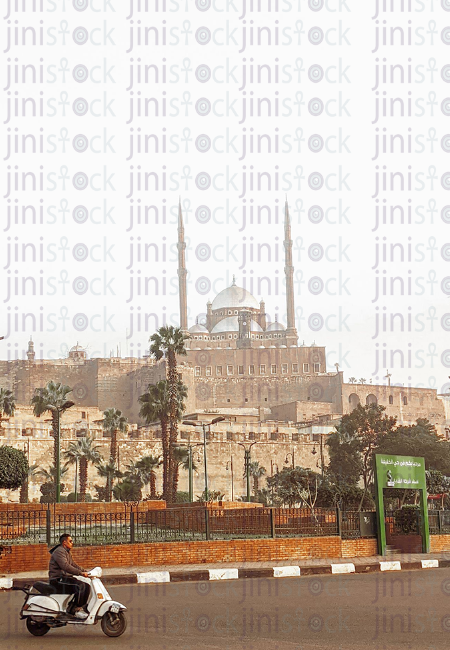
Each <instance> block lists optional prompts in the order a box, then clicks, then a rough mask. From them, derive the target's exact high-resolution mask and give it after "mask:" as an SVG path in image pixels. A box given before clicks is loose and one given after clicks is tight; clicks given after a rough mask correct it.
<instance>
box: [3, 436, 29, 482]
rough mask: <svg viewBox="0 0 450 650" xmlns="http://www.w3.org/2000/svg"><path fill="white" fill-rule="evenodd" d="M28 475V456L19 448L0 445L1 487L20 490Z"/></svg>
mask: <svg viewBox="0 0 450 650" xmlns="http://www.w3.org/2000/svg"><path fill="white" fill-rule="evenodd" d="M27 475H28V461H27V457H26V456H25V454H24V453H23V451H20V450H19V449H14V447H9V446H7V445H3V446H2V447H0V488H1V489H4V490H18V489H19V488H20V487H21V485H22V483H23V482H24V480H25V479H26V477H27Z"/></svg>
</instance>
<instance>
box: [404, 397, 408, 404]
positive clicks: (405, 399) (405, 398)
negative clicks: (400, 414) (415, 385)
mask: <svg viewBox="0 0 450 650" xmlns="http://www.w3.org/2000/svg"><path fill="white" fill-rule="evenodd" d="M403 404H404V405H405V406H407V405H408V398H407V397H404V398H403Z"/></svg>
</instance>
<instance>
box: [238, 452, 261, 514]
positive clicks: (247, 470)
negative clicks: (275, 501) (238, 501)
mask: <svg viewBox="0 0 450 650" xmlns="http://www.w3.org/2000/svg"><path fill="white" fill-rule="evenodd" d="M257 442H258V441H257V440H255V442H251V443H250V444H249V445H247V444H246V443H245V442H238V445H240V446H241V447H243V448H244V471H245V475H246V479H247V502H248V503H250V450H251V448H252V447H253V445H256V443H257Z"/></svg>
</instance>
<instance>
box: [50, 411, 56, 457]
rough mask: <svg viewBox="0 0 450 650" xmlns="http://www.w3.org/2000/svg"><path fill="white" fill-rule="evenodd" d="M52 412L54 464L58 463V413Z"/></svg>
mask: <svg viewBox="0 0 450 650" xmlns="http://www.w3.org/2000/svg"><path fill="white" fill-rule="evenodd" d="M51 413H52V436H53V466H54V467H56V466H57V464H58V414H57V413H55V412H54V411H52V412H51Z"/></svg>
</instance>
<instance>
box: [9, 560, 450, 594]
mask: <svg viewBox="0 0 450 650" xmlns="http://www.w3.org/2000/svg"><path fill="white" fill-rule="evenodd" d="M443 568H450V561H449V560H434V559H433V560H416V561H412V560H411V561H409V562H401V561H400V560H389V561H388V560H386V561H384V560H382V561H380V562H376V563H374V562H370V563H369V562H367V564H364V563H359V564H356V565H355V564H354V563H353V562H335V563H331V562H330V563H327V564H325V563H324V564H321V565H316V566H307V567H300V566H298V565H288V566H275V567H272V568H269V567H267V568H254V567H251V568H243V569H239V568H227V567H224V568H223V569H206V568H205V569H192V570H186V569H182V570H179V571H177V570H174V571H146V572H139V573H135V572H130V573H128V574H116V575H111V574H110V575H105V576H103V582H104V583H105V584H107V585H108V584H109V585H120V584H162V583H168V582H182V581H183V582H184V581H192V582H206V581H217V580H238V579H239V578H241V579H242V578H298V577H304V576H311V575H344V574H352V573H353V574H355V573H372V572H378V571H381V572H385V571H402V570H403V571H410V570H413V569H443ZM39 579H41V580H45V576H42V577H41V578H15V577H14V576H3V577H0V590H4V589H12V587H23V586H24V585H30V584H32V583H33V582H36V581H37V580H39Z"/></svg>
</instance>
